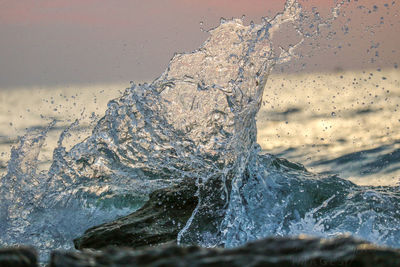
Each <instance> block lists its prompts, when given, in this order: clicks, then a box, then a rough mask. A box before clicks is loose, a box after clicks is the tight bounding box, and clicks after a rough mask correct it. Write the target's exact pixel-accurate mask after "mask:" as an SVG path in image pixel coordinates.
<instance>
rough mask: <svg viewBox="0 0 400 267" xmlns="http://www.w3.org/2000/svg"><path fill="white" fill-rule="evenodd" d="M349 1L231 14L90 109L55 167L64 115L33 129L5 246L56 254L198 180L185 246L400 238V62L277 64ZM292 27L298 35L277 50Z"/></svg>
mask: <svg viewBox="0 0 400 267" xmlns="http://www.w3.org/2000/svg"><path fill="white" fill-rule="evenodd" d="M338 7H339V6H338ZM338 10H339V9H334V10H333V11H332V14H331V17H330V18H328V19H325V20H323V19H321V18H319V16H315V15H314V14H313V16H311V14H310V13H307V12H305V11H302V10H301V7H300V6H299V5H298V4H297V2H295V1H288V2H287V4H286V7H285V10H284V11H283V12H282V13H281V14H278V15H277V16H276V17H274V18H271V19H268V18H267V19H265V20H264V21H263V23H261V24H259V25H257V24H251V25H243V23H242V21H241V20H226V21H225V20H224V21H221V25H220V26H218V27H217V28H215V29H212V30H211V31H210V32H209V33H210V37H209V39H208V40H207V41H206V42H205V43H204V44H203V45H202V46H201V47H200V48H199V49H198V50H196V51H194V52H192V53H188V54H177V55H175V56H174V57H173V59H172V60H171V62H170V63H169V65H168V68H167V69H166V71H165V72H164V73H163V74H162V75H161V76H160V77H159V78H157V79H156V80H155V81H154V82H152V83H149V84H142V85H136V84H134V83H132V84H131V86H130V87H129V88H127V89H126V91H125V92H124V93H123V95H122V96H120V97H117V98H115V99H113V100H111V101H109V103H108V105H107V109H106V111H105V115H104V116H103V117H101V118H100V119H98V118H96V116H95V114H94V115H93V116H92V119H90V120H89V121H86V122H85V121H84V119H81V122H80V123H81V125H83V128H85V127H87V128H90V127H91V125H93V126H92V127H93V130H92V132H91V133H89V134H87V133H86V134H84V133H81V135H82V136H81V137H80V139H79V137H78V140H79V141H76V142H75V143H74V144H75V145H73V146H72V147H71V148H70V147H69V146H68V149H67V148H66V147H65V146H66V145H65V143H64V142H65V139H66V138H68V136H69V135H71V134H72V135H74V134H75V135H79V134H77V130H76V129H79V127H82V126H79V120H78V121H76V122H74V123H72V124H70V126H68V127H67V128H66V129H65V130H63V131H62V133H61V134H60V136H59V138H58V141H57V144H56V145H55V149H54V151H53V155H52V159H51V160H50V161H49V163H48V164H47V165H50V166H49V168H48V170H44V171H41V169H43V166H42V167H40V166H39V165H40V164H39V163H40V162H41V160H40V158H38V156H39V152H40V151H41V150H42V148H43V146H44V145H45V144H46V136H47V135H48V134H49V133H51V131H53V130H52V129H54V127H55V126H56V125H57V121H53V122H51V123H48V124H47V126H46V127H42V129H39V131H38V130H36V131H35V130H28V132H27V134H26V135H25V136H24V137H22V138H21V139H20V140H19V144H18V145H16V146H15V147H14V148H13V150H12V151H11V154H10V160H9V161H8V164H7V167H6V168H7V171H6V172H7V173H6V174H5V175H4V176H3V177H2V178H1V180H0V193H1V194H0V203H1V204H0V244H1V245H2V246H6V245H12V244H21V243H23V244H32V245H34V246H36V247H38V248H39V249H40V251H41V252H42V254H41V255H42V260H43V259H44V258H45V257H46V256H45V255H46V253H48V252H49V251H50V250H52V249H59V248H64V249H68V248H71V247H72V241H71V240H72V239H73V238H74V237H77V236H79V235H80V234H82V232H83V231H84V230H85V229H87V228H89V227H90V226H93V225H96V224H99V223H101V222H105V221H110V220H112V219H114V218H116V217H117V216H121V215H124V214H127V213H129V212H132V211H134V210H135V209H137V208H139V207H140V206H141V205H142V204H143V203H144V201H145V200H146V198H147V194H148V193H149V192H151V191H153V190H155V189H158V188H162V187H167V186H171V185H173V184H176V183H178V182H179V181H181V180H182V179H195V180H196V183H197V185H198V187H199V189H198V192H197V194H198V196H199V203H198V206H197V207H196V209H195V210H194V212H193V214H192V216H191V218H190V219H189V221H188V222H187V224H186V225H185V227H184V228H183V229H182V231H181V232H180V233H179V235H178V242H179V243H180V244H199V245H203V246H225V247H234V246H238V245H241V244H243V243H245V242H248V241H251V240H255V239H258V238H262V237H265V236H269V235H296V234H300V233H306V234H311V235H319V236H332V235H336V234H340V233H344V232H346V233H347V232H348V233H352V234H354V235H356V236H358V237H362V238H364V239H367V240H371V241H373V242H377V243H379V244H386V245H390V246H395V247H400V243H399V241H398V240H400V229H399V228H398V227H397V226H398V225H399V223H400V211H399V206H400V199H399V197H400V194H399V191H398V188H397V187H396V183H397V182H398V177H397V176H398V167H399V166H398V163H397V162H398V160H397V159H398V140H399V139H398V134H397V132H398V131H397V129H398V128H399V124H400V123H399V122H398V119H399V118H396V117H395V116H396V115H395V114H398V113H396V112H397V109H398V104H397V103H399V101H398V100H399V93H398V92H399V91H398V90H396V89H398V88H399V81H398V79H399V76H398V72H397V70H383V71H380V72H379V71H378V73H377V72H374V73H373V75H371V74H370V72H366V73H362V72H361V71H360V72H345V73H333V74H313V75H312V76H311V75H308V76H295V75H287V76H286V75H283V76H279V75H271V76H269V75H270V72H271V70H272V69H273V67H274V66H276V65H279V64H282V63H284V62H288V61H290V60H295V58H296V50H297V49H298V47H301V46H302V45H304V40H307V38H314V37H316V36H319V34H320V33H319V31H310V24H312V23H314V24H315V23H317V24H318V26H319V27H326V29H328V31H327V32H328V34H329V25H330V22H331V21H332V20H333V19H334V18H335V17H336V16H337V14H338ZM288 25H289V26H290V27H292V28H293V29H294V31H295V33H296V35H297V38H296V39H297V41H296V43H293V44H291V45H290V46H288V47H287V49H286V50H282V49H279V48H275V46H274V36H275V34H276V33H277V32H279V29H280V27H281V26H285V27H286V26H288ZM319 27H317V28H319ZM381 75H382V76H383V75H385V79H382V77H381ZM372 76H373V78H371V77H372ZM268 78H269V80H268ZM310 79H312V80H310ZM266 84H267V85H266ZM371 85H373V86H371ZM343 87H344V88H345V89H343ZM356 90H357V91H356ZM68 97H69V98H68V99H70V98H71V96H68ZM60 105H61V104H60ZM63 105H65V104H63ZM59 108H62V107H61V106H60V107H59ZM260 108H261V111H260V112H259V110H260ZM257 114H258V116H257ZM60 116H61V118H58V119H61V120H62V119H65V115H64V114H60ZM82 116H83V115H82ZM47 117H49V116H47ZM69 119H71V118H69ZM78 119H79V117H78ZM72 121H73V120H71V122H72ZM66 122H67V121H65V122H64V123H66ZM85 123H86V124H85ZM58 124H60V123H59V122H58ZM39 125H40V126H43V123H39ZM74 129H75V131H74ZM257 131H258V132H257ZM78 132H79V131H78ZM86 136H87V138H86V139H84V140H82V139H83V138H84V137H86ZM53 139H54V137H53ZM266 152H268V153H275V154H278V155H280V156H283V157H286V158H289V159H291V160H292V161H299V162H301V163H303V164H306V165H307V166H308V167H310V169H312V170H313V172H309V171H307V170H306V169H305V168H304V167H303V166H302V165H301V164H293V163H290V162H288V161H286V160H283V159H277V158H276V157H275V156H272V155H270V154H267V153H266ZM318 172H324V174H318ZM333 174H339V175H340V176H342V177H343V178H348V179H349V180H352V181H356V182H357V183H358V184H369V185H370V186H360V185H356V184H354V183H352V182H350V181H349V180H347V179H341V178H339V176H336V175H333ZM381 184H382V185H383V184H385V185H391V186H385V187H383V186H377V185H381ZM372 185H374V186H372ZM211 207H212V208H211Z"/></svg>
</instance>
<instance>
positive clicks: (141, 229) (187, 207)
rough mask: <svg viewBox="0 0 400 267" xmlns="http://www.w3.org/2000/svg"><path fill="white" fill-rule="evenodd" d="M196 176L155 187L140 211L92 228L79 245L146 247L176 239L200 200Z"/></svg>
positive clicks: (77, 244)
mask: <svg viewBox="0 0 400 267" xmlns="http://www.w3.org/2000/svg"><path fill="white" fill-rule="evenodd" d="M196 189H197V187H196V185H195V181H194V180H193V179H185V180H184V181H183V182H181V183H180V184H178V185H176V186H173V187H170V188H165V189H160V190H157V191H154V192H153V193H151V194H150V196H149V200H148V201H147V202H146V204H145V205H144V206H143V207H142V208H140V209H139V210H137V211H136V212H134V213H132V214H130V215H127V216H125V217H122V218H119V219H117V220H115V221H113V222H110V223H105V224H102V225H99V226H95V227H92V228H90V229H88V230H87V231H86V232H85V233H84V234H83V236H81V237H79V238H77V239H75V240H74V244H75V247H76V248H77V249H83V248H93V249H100V248H104V247H107V246H111V245H114V246H126V247H131V248H143V247H147V246H154V245H161V244H165V243H176V238H177V235H178V233H179V231H180V230H181V229H182V228H183V227H184V226H185V224H186V222H187V220H188V219H189V218H190V216H191V214H192V212H193V210H194V208H195V207H196V205H197V203H198V200H197V197H196V196H195V193H196Z"/></svg>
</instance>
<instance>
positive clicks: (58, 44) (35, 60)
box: [0, 0, 400, 88]
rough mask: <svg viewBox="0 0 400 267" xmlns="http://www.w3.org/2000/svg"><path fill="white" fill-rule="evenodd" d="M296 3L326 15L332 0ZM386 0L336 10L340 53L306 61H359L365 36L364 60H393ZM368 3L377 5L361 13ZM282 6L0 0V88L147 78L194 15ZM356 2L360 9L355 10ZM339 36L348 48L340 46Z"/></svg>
mask: <svg viewBox="0 0 400 267" xmlns="http://www.w3.org/2000/svg"><path fill="white" fill-rule="evenodd" d="M353 1H354V0H353ZM300 2H301V3H302V4H303V5H304V6H306V8H308V9H311V7H313V6H317V7H318V8H319V10H320V11H321V13H322V14H326V13H328V11H329V9H330V7H332V6H333V3H334V0H302V1H300ZM392 2H393V1H392V0H391V1H386V0H379V1H372V0H359V1H358V2H357V3H353V4H350V6H349V7H348V8H347V9H344V11H346V12H347V13H348V14H349V16H348V17H349V18H352V19H353V22H351V23H353V24H351V23H350V25H351V27H350V29H351V30H352V31H351V32H350V34H349V35H347V36H340V34H338V39H337V40H336V42H337V44H334V43H332V45H333V46H336V45H340V46H341V47H342V48H341V51H342V52H341V54H342V55H343V56H342V59H341V58H340V55H338V54H332V55H331V58H330V60H327V58H326V57H324V56H323V55H322V56H317V57H315V58H313V59H312V60H311V61H312V62H313V64H314V65H315V64H317V65H318V64H323V68H326V69H333V68H335V67H344V68H347V67H351V68H354V67H357V68H364V67H365V68H367V67H368V66H366V65H365V64H366V63H365V62H366V61H368V60H370V55H367V54H366V53H367V52H366V51H367V49H368V47H370V46H371V42H372V41H375V42H379V43H380V48H379V49H380V50H379V53H380V57H379V58H377V61H375V63H374V64H372V65H371V66H372V67H377V66H383V67H385V66H386V65H387V66H393V65H394V64H395V63H397V61H398V59H399V52H397V51H395V52H393V50H396V49H397V47H399V46H400V42H399V38H400V37H399V34H398V33H399V32H400V27H399V25H400V22H399V16H398V15H399V5H400V3H399V5H398V4H397V3H396V4H395V5H392ZM374 3H378V4H376V5H377V6H378V8H379V9H378V10H379V11H378V12H374V13H371V14H364V13H365V11H366V10H372V9H373V6H374ZM385 3H387V4H388V5H390V6H389V7H388V8H386V7H385V6H384V4H385ZM283 5H284V1H283V0H202V1H199V0H148V1H143V0H119V1H108V0H96V1H94V0H85V1H82V0H18V1H16V0H0V36H1V42H0V58H1V62H0V88H6V87H15V86H30V85H39V86H41V85H62V84H63V85H65V84H75V83H94V82H96V83H101V82H114V81H129V80H149V79H153V78H155V77H157V75H159V74H160V73H161V72H162V71H163V69H164V68H165V67H166V65H167V63H168V61H169V59H170V58H171V56H172V55H173V53H174V52H183V51H191V50H193V49H195V48H197V47H198V46H199V45H200V44H201V43H202V42H203V41H204V40H205V39H206V37H207V34H206V33H203V32H201V31H200V25H199V22H200V21H204V27H205V28H211V27H214V26H216V25H218V21H219V19H220V17H225V18H231V17H241V16H242V15H246V21H247V22H249V21H250V20H255V21H259V19H260V17H262V16H272V15H273V14H275V13H276V12H278V11H279V10H281V9H282V8H283ZM359 5H364V6H366V9H363V10H362V9H357V8H356V7H357V6H359ZM352 12H354V13H352ZM363 12H364V13H363ZM395 15H397V17H396V16H395ZM381 16H383V17H384V22H385V23H384V24H382V25H378V27H375V28H374V31H375V33H374V36H373V37H371V36H370V35H371V34H370V33H362V31H364V30H365V27H366V26H368V25H369V24H370V25H375V24H379V22H380V17H381ZM338 23H343V19H342V20H338ZM338 25H339V24H338ZM389 37H390V38H389ZM340 38H341V39H340ZM347 43H351V44H352V47H350V46H348V48H346V47H347ZM357 48H359V49H357ZM346 49H347V50H346ZM344 50H345V51H344ZM346 51H347V52H346ZM357 51H359V52H360V53H359V55H357ZM324 53H326V52H324ZM368 53H369V52H368ZM322 54H323V53H322ZM365 58H367V59H368V60H367V59H365ZM326 62H330V63H326ZM313 64H309V66H310V68H309V69H308V70H312V69H313V68H312V65H313ZM315 68H317V69H321V66H318V67H315Z"/></svg>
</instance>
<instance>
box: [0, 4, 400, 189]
mask: <svg viewBox="0 0 400 267" xmlns="http://www.w3.org/2000/svg"><path fill="white" fill-rule="evenodd" d="M284 2H285V1H284V0H274V1H267V0H203V1H199V0H150V1H141V0H140V1H139V0H119V1H106V0H97V1H93V0H87V1H78V0H69V1H68V0H52V1H49V0H25V1H24V0H21V1H13V0H0V101H1V102H0V153H1V157H0V171H1V172H3V173H4V172H5V171H6V166H7V161H8V160H9V157H10V149H11V147H12V146H13V145H15V144H16V143H17V141H18V136H21V135H23V134H24V133H25V132H26V131H27V130H28V129H31V130H35V129H36V130H40V129H43V128H45V127H46V125H47V124H49V123H50V122H51V121H52V120H53V119H56V120H57V121H58V123H57V124H56V127H54V128H53V129H52V130H51V131H50V132H49V138H48V142H47V143H46V146H45V148H44V150H43V151H42V154H41V156H40V160H41V163H42V164H41V166H42V168H46V167H47V166H48V164H49V163H50V162H51V157H52V150H53V148H54V146H55V144H56V141H57V138H58V135H59V133H60V132H61V131H62V129H64V128H65V127H66V126H67V125H69V124H70V123H72V122H73V121H74V120H75V119H79V120H80V126H79V127H77V128H75V130H74V134H73V136H72V137H71V138H70V139H69V140H67V142H66V145H67V147H68V146H69V147H70V146H71V145H73V144H74V143H76V142H79V140H82V139H84V138H85V137H86V136H87V135H88V134H89V133H90V130H91V127H92V126H93V123H94V122H95V121H97V120H98V118H99V117H101V116H102V115H103V114H104V111H105V109H106V107H107V106H106V105H107V102H108V101H109V100H110V99H112V98H115V97H118V96H119V95H120V94H121V93H122V92H123V91H124V89H125V88H126V87H128V86H129V85H130V81H135V82H136V83H140V82H145V81H152V80H153V79H155V78H157V76H158V75H160V74H161V73H162V72H163V70H164V69H165V68H166V66H167V64H168V62H169V60H170V58H171V57H172V56H173V54H174V53H176V52H178V53H181V52H189V51H192V50H194V49H196V48H197V47H199V46H200V45H201V44H202V43H203V42H204V41H205V40H206V38H207V36H208V34H207V30H209V29H211V28H213V27H215V26H217V25H218V24H219V21H220V18H221V17H224V18H227V19H229V18H233V17H236V18H237V17H239V18H241V17H243V20H244V22H245V23H246V24H248V23H250V21H254V22H256V23H258V22H260V21H261V18H262V17H272V16H274V15H275V14H276V13H277V12H279V11H281V10H282V9H283V7H284ZM299 2H300V3H301V4H302V5H303V7H304V9H306V10H308V11H309V12H310V14H313V15H314V16H321V17H322V18H329V17H331V16H332V14H331V11H332V8H333V7H334V6H335V4H336V1H334V0H308V1H306V0H299ZM346 2H347V1H346ZM399 11H400V2H398V1H393V0H390V1H386V0H379V1H371V0H358V1H356V0H351V1H350V2H348V3H345V4H344V5H343V7H342V8H341V10H340V14H339V16H338V18H337V19H336V20H335V21H334V22H333V24H332V26H331V28H330V29H329V30H328V29H325V28H323V27H322V28H321V35H320V36H319V37H315V38H309V39H307V40H306V42H305V43H304V44H303V46H302V47H301V48H300V49H299V50H298V54H299V57H300V58H299V59H298V60H296V61H292V62H290V63H289V64H283V65H279V66H277V67H276V68H275V70H274V72H273V73H272V75H271V76H270V78H269V82H268V83H267V86H266V90H265V95H264V105H263V107H262V110H261V111H260V113H259V116H258V129H259V133H258V140H259V143H260V145H261V146H262V148H263V150H264V151H266V152H269V153H274V154H278V155H280V156H282V157H285V158H288V159H290V160H293V161H298V162H300V163H302V164H305V165H306V167H308V168H309V169H310V170H312V171H317V172H323V173H337V174H339V175H340V176H341V177H344V178H348V179H350V180H352V181H354V182H356V183H358V184H375V185H394V184H397V183H398V181H399V179H400V148H399V146H400V131H399V130H400V113H399V109H400V107H399V104H400V72H399V69H398V64H400V51H399V49H400V48H399V47H400V34H399V33H400V17H399V13H400V12H399ZM312 30H314V29H310V31H312ZM328 32H329V33H328ZM296 37H297V36H296V33H295V32H294V31H293V29H290V28H288V29H282V30H281V32H280V34H279V35H278V38H277V42H278V43H279V44H280V45H282V46H283V47H285V46H288V45H290V44H291V42H292V40H294V39H296Z"/></svg>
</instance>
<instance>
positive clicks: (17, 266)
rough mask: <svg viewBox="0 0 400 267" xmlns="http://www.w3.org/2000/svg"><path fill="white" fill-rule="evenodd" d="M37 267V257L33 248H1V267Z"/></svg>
mask: <svg viewBox="0 0 400 267" xmlns="http://www.w3.org/2000/svg"><path fill="white" fill-rule="evenodd" d="M3 266H4V267H8V266H10V267H36V266H38V265H37V255H36V251H35V250H34V249H33V248H29V247H15V248H0V267H3Z"/></svg>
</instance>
